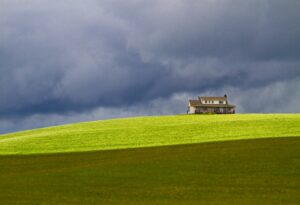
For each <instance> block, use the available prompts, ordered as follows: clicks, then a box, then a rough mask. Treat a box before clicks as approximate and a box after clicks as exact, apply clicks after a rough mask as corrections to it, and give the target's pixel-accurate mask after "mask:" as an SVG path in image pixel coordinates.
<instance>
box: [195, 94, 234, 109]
mask: <svg viewBox="0 0 300 205" xmlns="http://www.w3.org/2000/svg"><path fill="white" fill-rule="evenodd" d="M201 100H204V101H206V100H207V101H210V100H214V101H226V103H227V102H228V101H227V97H226V96H224V97H209V96H199V97H198V99H197V100H189V104H190V106H192V107H213V108H214V107H223V108H225V107H230V108H234V107H235V105H230V104H202V102H201Z"/></svg>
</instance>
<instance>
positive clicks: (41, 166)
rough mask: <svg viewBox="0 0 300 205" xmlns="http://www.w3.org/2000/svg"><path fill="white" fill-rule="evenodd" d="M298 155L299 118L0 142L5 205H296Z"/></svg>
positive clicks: (2, 138) (142, 125)
mask: <svg viewBox="0 0 300 205" xmlns="http://www.w3.org/2000/svg"><path fill="white" fill-rule="evenodd" d="M299 147H300V115H299V114H241V115H177V116H160V117H137V118H127V119H113V120H103V121H95V122H84V123H76V124H70V125H63V126H56V127H49V128H42V129H35V130H28V131H22V132H17V133H11V134H6V135H0V165H1V169H0V190H1V191H0V202H1V204H45V205H46V204H162V205H164V204H172V205H173V204H205V205H213V204H220V205H227V204H230V205H231V204H246V205H247V204H249V205H250V204H251V205H252V204H264V205H268V204H295V205H296V204H300V197H299V196H300V149H299ZM133 148H134V149H133Z"/></svg>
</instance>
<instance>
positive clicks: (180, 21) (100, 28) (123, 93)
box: [0, 0, 300, 132]
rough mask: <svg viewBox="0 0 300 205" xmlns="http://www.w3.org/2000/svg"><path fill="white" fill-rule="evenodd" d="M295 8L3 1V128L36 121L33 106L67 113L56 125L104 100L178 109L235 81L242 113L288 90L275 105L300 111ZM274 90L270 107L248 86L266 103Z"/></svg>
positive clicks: (263, 2) (265, 3) (259, 2)
mask: <svg viewBox="0 0 300 205" xmlns="http://www.w3.org/2000/svg"><path fill="white" fill-rule="evenodd" d="M299 9H300V2H299V1H297V0H294V1H293V0H288V1H281V0H272V1H271V0H247V1H236V0H225V1H211V0H201V1H196V0H189V1H183V0H159V1H158V0H157V1H156V0H154V1H139V0H125V1H115V0H113V1H112V0H109V1H108V0H107V1H106V0H104V1H96V0H88V1H83V0H75V1H74V0H73V1H71V0H65V1H60V2H53V1H50V0H40V1H34V0H25V1H20V0H2V1H1V2H0V96H1V98H0V119H1V120H2V122H3V123H2V125H3V126H2V127H1V126H0V132H1V129H2V130H3V131H5V130H10V129H13V128H10V127H14V124H15V126H17V127H19V129H23V128H27V127H34V126H36V122H38V121H39V120H33V119H37V118H34V117H32V116H35V115H44V116H49V115H61V116H60V117H59V119H57V121H56V120H53V123H48V124H55V122H69V121H70V120H65V121H64V120H63V119H69V118H68V117H67V116H69V115H71V116H72V118H73V117H74V119H78V120H81V119H82V120H86V119H96V118H103V116H102V115H105V116H107V117H109V116H110V115H109V114H107V111H101V112H99V111H97V112H96V111H95V110H99V109H106V110H110V111H111V112H112V113H113V111H112V109H115V110H118V112H120V113H123V115H122V116H126V115H134V114H139V111H138V110H139V109H138V108H139V106H140V107H143V106H144V108H141V110H143V109H144V110H148V112H145V111H143V112H141V113H140V114H155V113H156V114H157V113H164V114H167V113H170V114H171V113H179V112H184V111H185V107H184V106H183V102H185V101H186V98H189V97H192V96H194V95H198V94H202V93H207V94H221V92H227V93H228V92H229V91H230V90H231V91H232V95H233V96H232V97H233V99H235V100H236V102H237V103H239V106H240V108H241V109H240V110H241V111H243V112H264V111H268V112H270V111H273V112H274V111H275V112H276V111H278V102H279V101H280V99H282V98H287V96H291V97H290V100H292V102H290V103H289V108H282V109H281V110H280V109H279V111H282V112H298V111H299V110H298V109H297V107H295V103H294V102H295V101H298V100H300V99H299V96H298V95H295V94H293V93H295V92H296V90H297V89H296V88H297V86H298V85H299V83H298V82H299V76H300V38H299V36H300V13H299ZM290 82H293V83H290ZM290 84H291V85H290ZM273 85H277V86H273ZM280 85H281V86H280ZM226 88H227V89H226ZM275 88H277V89H276V90H275ZM279 88H280V89H279ZM293 89H295V90H293ZM268 92H271V93H273V95H272V96H273V97H271V98H272V99H273V101H272V102H271V103H269V104H268V106H259V105H256V104H251V103H249V100H248V97H247V96H246V95H243V94H242V93H245V94H246V93H249V94H251V95H256V96H261V95H263V96H262V97H259V99H260V100H259V102H262V103H263V102H265V101H267V99H268V97H270V94H267V93H268ZM180 93H181V94H180ZM182 93H185V94H182ZM262 93H263V94H262ZM274 93H277V94H276V95H275V97H274ZM287 93H288V94H287ZM177 94H178V95H180V96H181V98H180V99H181V100H180V102H181V103H176V102H179V101H176V100H175V99H174V95H175V96H177ZM289 94H290V95H289ZM234 95H239V97H236V96H234ZM241 96H242V97H241ZM176 99H177V98H176ZM158 100H159V102H160V103H157V102H158ZM276 100H277V102H275V101H276ZM153 102H154V104H155V105H156V106H153V104H152V103H153ZM257 102H258V101H257ZM280 102H282V101H280ZM164 103H165V104H164ZM170 104H171V105H174V109H171V110H170V109H168V108H166V107H167V106H166V105H170ZM175 104H176V105H175ZM179 104H180V106H179ZM146 106H147V109H146V108H145V107H146ZM128 109H132V110H131V112H130V114H129V113H128V112H126V110H128ZM176 109H177V110H176ZM121 110H122V111H121ZM133 110H136V111H135V112H134V111H133ZM166 110H168V112H166ZM178 110H180V111H178ZM94 111H95V112H96V113H98V114H97V115H94V116H95V117H93V118H89V117H82V115H85V114H84V113H89V114H88V115H91V112H94ZM103 113H106V114H103ZM64 116H65V117H64ZM75 116H77V117H75ZM80 116H81V117H80ZM111 116H114V115H113V114H111ZM17 118H19V119H25V118H26V119H25V121H26V123H25V121H24V124H26V126H25V125H24V126H22V125H21V124H22V122H16V119H17ZM52 119H54V118H52ZM55 119H56V118H55ZM75 121H76V120H75ZM30 122H32V125H31V123H30ZM46 124H47V123H45V125H46ZM30 125H31V126H30ZM43 125H44V124H43ZM15 129H18V128H15ZM3 131H2V132H3Z"/></svg>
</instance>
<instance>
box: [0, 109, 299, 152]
mask: <svg viewBox="0 0 300 205" xmlns="http://www.w3.org/2000/svg"><path fill="white" fill-rule="evenodd" d="M288 136H289V137H293V136H300V114H237V115H176V116H160V117H137V118H127V119H113V120H103V121H95V122H85V123H77V124H70V125H64V126H57V127H49V128H44V129H36V130H30V131H24V132H18V133H12V134H7V135H0V154H2V155H5V154H33V153H56V152H78V151H91V150H108V149H119V148H135V147H148V146H161V145H174V144H189V143H200V142H208V141H221V140H237V139H250V138H268V137H288Z"/></svg>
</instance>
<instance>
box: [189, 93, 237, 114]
mask: <svg viewBox="0 0 300 205" xmlns="http://www.w3.org/2000/svg"><path fill="white" fill-rule="evenodd" d="M187 113H188V114H205V113H215V114H234V113H235V105H230V104H228V100H227V95H224V96H223V97H205V96H203V97H200V96H199V97H198V99H197V100H189V105H188V111H187Z"/></svg>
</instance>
